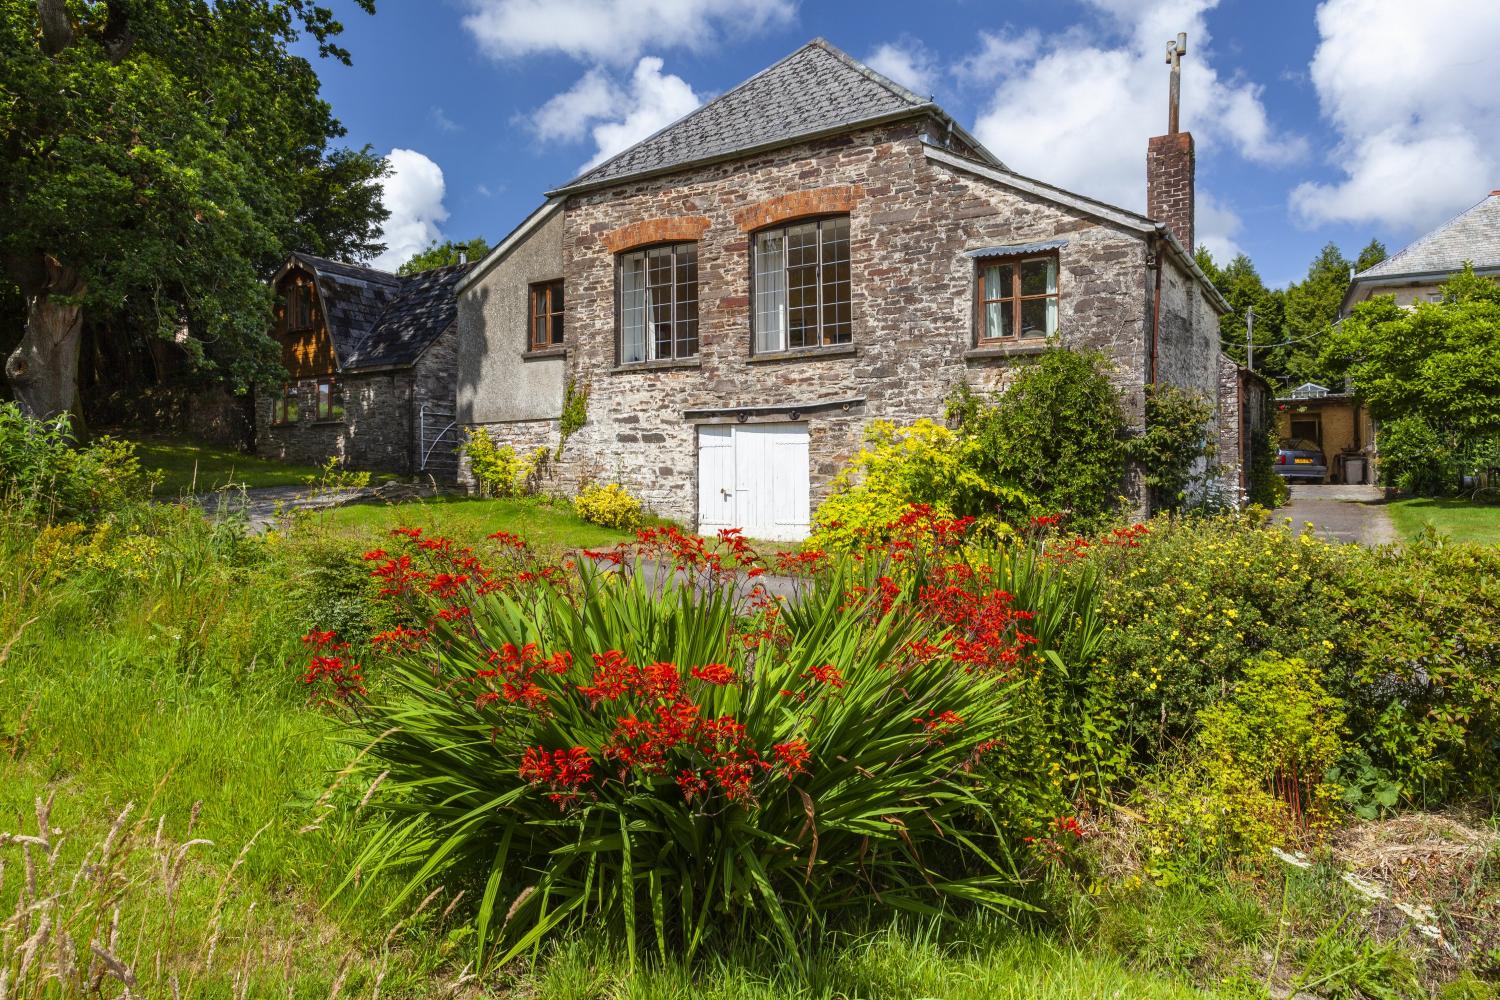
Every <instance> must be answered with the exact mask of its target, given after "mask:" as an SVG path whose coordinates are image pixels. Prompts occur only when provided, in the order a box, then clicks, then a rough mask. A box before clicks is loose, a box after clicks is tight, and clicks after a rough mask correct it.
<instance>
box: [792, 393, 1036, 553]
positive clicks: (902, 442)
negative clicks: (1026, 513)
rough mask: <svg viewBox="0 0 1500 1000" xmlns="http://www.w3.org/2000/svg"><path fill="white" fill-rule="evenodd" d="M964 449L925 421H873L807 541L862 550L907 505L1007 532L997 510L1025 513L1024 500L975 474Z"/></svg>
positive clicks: (943, 429) (965, 444)
mask: <svg viewBox="0 0 1500 1000" xmlns="http://www.w3.org/2000/svg"><path fill="white" fill-rule="evenodd" d="M971 445H972V442H971V441H968V440H967V439H963V438H960V437H959V436H958V435H957V434H955V433H954V432H953V431H951V430H949V429H948V428H947V427H944V426H943V425H942V424H939V423H936V422H934V421H932V420H926V419H923V420H918V421H917V422H916V423H914V424H912V425H911V426H909V427H897V426H896V425H895V424H893V423H892V422H891V421H889V420H876V421H873V422H872V423H871V424H870V426H869V427H868V428H867V429H866V431H865V444H864V447H862V448H861V449H860V450H859V453H858V454H857V455H855V456H854V458H853V459H852V460H851V461H850V462H849V464H848V465H846V466H845V467H844V468H843V469H842V470H840V471H839V474H838V475H837V476H835V477H834V480H833V483H832V493H831V494H830V496H829V497H828V499H826V500H824V501H823V502H822V503H821V504H819V505H818V509H817V512H816V513H815V514H814V515H813V522H814V529H815V534H814V537H813V539H812V540H811V541H810V542H809V544H810V545H812V546H814V547H816V548H819V549H824V550H831V551H852V550H855V549H859V548H863V546H864V545H865V543H866V542H868V541H871V540H879V538H880V533H881V531H882V530H883V529H884V528H885V527H886V526H887V525H890V524H893V523H895V522H896V521H898V520H899V519H900V518H901V517H902V515H904V514H905V513H906V512H907V510H908V509H910V508H911V506H912V505H914V504H916V505H924V506H926V507H928V508H930V509H931V511H932V514H933V515H934V516H936V517H938V518H950V517H963V516H975V517H977V519H978V521H979V527H980V528H981V533H982V534H989V535H997V534H998V535H1006V534H1009V532H1010V529H1009V527H1008V526H1007V525H1006V524H1005V522H1004V521H1002V520H1001V518H1000V517H999V516H998V514H997V513H996V511H998V510H999V508H1000V506H1001V504H1002V503H1007V504H1009V505H1010V506H1012V507H1017V508H1021V509H1024V504H1025V498H1024V497H1022V496H1021V495H1020V494H1019V493H1016V492H1015V491H1013V490H1007V489H1003V488H1001V487H997V486H995V485H994V484H992V483H990V482H988V481H987V480H985V479H984V477H982V476H980V475H979V474H978V473H977V472H975V471H974V468H973V464H974V463H973V462H972V461H971V460H970V458H971V456H970V454H969V450H970V447H971Z"/></svg>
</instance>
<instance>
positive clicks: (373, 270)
mask: <svg viewBox="0 0 1500 1000" xmlns="http://www.w3.org/2000/svg"><path fill="white" fill-rule="evenodd" d="M292 256H293V257H298V258H301V259H302V260H306V261H308V262H310V263H314V264H319V263H321V264H334V265H337V266H338V267H347V268H349V269H350V270H351V271H364V272H366V273H368V274H371V275H378V276H379V277H381V278H390V279H392V280H393V281H395V282H396V283H398V284H399V283H400V282H401V280H402V276H401V275H399V274H396V273H394V272H392V271H385V270H382V269H380V268H378V267H371V266H369V265H368V264H353V263H350V262H349V261H346V260H335V259H334V258H332V257H322V256H319V255H318V254H315V253H307V252H305V251H302V250H293V251H292Z"/></svg>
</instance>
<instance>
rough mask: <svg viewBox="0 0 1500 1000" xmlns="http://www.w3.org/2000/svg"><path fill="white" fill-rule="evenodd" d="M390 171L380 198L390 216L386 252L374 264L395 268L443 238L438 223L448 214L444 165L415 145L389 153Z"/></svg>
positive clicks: (384, 238) (384, 234)
mask: <svg viewBox="0 0 1500 1000" xmlns="http://www.w3.org/2000/svg"><path fill="white" fill-rule="evenodd" d="M387 155H388V157H389V159H390V161H391V174H390V176H389V177H387V178H385V181H384V186H385V191H384V193H383V195H382V197H381V202H382V203H383V204H384V205H385V207H386V210H387V211H389V212H390V213H391V217H390V218H389V219H387V220H386V221H385V231H384V232H383V234H382V239H383V241H384V243H385V245H386V247H385V252H384V253H382V254H381V255H380V256H379V257H376V258H375V259H374V260H373V261H371V264H372V265H373V266H375V267H378V268H381V269H383V270H387V271H394V270H395V269H396V268H398V267H400V266H401V265H402V264H404V263H406V261H407V260H408V259H409V258H410V257H411V256H412V254H414V253H416V252H417V251H418V250H422V249H424V248H425V247H426V246H427V245H428V244H429V243H431V242H432V241H433V240H441V239H442V238H443V232H442V230H441V229H439V228H438V224H439V223H440V222H442V221H443V220H444V219H446V218H448V210H447V209H446V208H444V207H443V191H444V185H443V168H442V167H439V166H438V165H437V164H436V163H433V162H432V160H430V159H428V158H427V157H426V156H423V155H422V154H421V153H419V152H417V151H416V150H414V149H393V150H391V151H390V153H389V154H387Z"/></svg>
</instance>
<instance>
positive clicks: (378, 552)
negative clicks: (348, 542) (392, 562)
mask: <svg viewBox="0 0 1500 1000" xmlns="http://www.w3.org/2000/svg"><path fill="white" fill-rule="evenodd" d="M384 558H385V549H371V550H370V551H368V552H366V553H365V561H366V562H374V561H375V560H376V559H384Z"/></svg>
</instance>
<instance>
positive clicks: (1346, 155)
mask: <svg viewBox="0 0 1500 1000" xmlns="http://www.w3.org/2000/svg"><path fill="white" fill-rule="evenodd" d="M1317 20H1318V33H1319V36H1320V39H1321V40H1320V42H1319V44H1318V49H1317V52H1316V53H1315V54H1314V55H1313V60H1312V64H1311V66H1310V67H1309V70H1310V76H1311V78H1312V82H1313V86H1314V87H1316V88H1317V91H1318V102H1319V105H1320V107H1321V109H1322V112H1323V116H1324V117H1325V118H1326V119H1327V120H1328V122H1329V123H1330V124H1331V125H1332V127H1333V129H1334V131H1335V133H1336V135H1337V138H1338V143H1337V146H1336V148H1335V149H1334V151H1333V156H1332V162H1333V163H1334V164H1335V165H1336V166H1337V167H1338V168H1339V169H1340V171H1341V172H1342V174H1343V177H1342V178H1341V179H1340V180H1338V181H1336V182H1334V183H1328V184H1320V183H1314V182H1308V183H1304V184H1301V185H1298V187H1297V188H1296V189H1295V190H1294V191H1293V192H1292V196H1291V204H1292V208H1293V209H1294V211H1295V212H1296V213H1297V215H1298V217H1299V218H1300V219H1301V220H1302V221H1303V222H1306V223H1309V224H1318V223H1324V222H1365V223H1380V224H1383V225H1387V226H1390V227H1393V228H1395V229H1398V230H1406V231H1409V232H1419V231H1422V230H1425V229H1428V228H1431V227H1432V226H1435V225H1437V224H1438V223H1440V222H1442V221H1443V220H1444V219H1446V218H1447V217H1449V216H1451V215H1453V214H1455V213H1457V212H1458V211H1461V210H1462V209H1464V208H1466V207H1468V206H1469V205H1472V204H1473V203H1474V202H1477V201H1478V200H1479V199H1480V198H1482V197H1484V195H1485V194H1487V193H1488V192H1489V191H1490V189H1492V188H1494V187H1496V186H1497V184H1500V88H1497V87H1496V86H1495V83H1494V72H1495V70H1494V64H1495V56H1496V53H1500V4H1497V3H1495V2H1494V0H1425V2H1423V3H1421V4H1413V3H1390V2H1385V0H1325V2H1324V3H1323V4H1322V5H1321V6H1320V7H1319V8H1318V17H1317Z"/></svg>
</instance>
